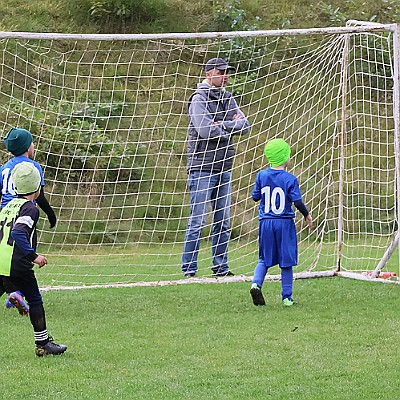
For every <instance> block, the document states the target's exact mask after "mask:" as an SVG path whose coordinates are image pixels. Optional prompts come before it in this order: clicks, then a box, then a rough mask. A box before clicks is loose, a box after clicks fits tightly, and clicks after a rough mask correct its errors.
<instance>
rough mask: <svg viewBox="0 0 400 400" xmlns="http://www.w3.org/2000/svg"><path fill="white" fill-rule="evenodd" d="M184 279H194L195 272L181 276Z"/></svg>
mask: <svg viewBox="0 0 400 400" xmlns="http://www.w3.org/2000/svg"><path fill="white" fill-rule="evenodd" d="M183 276H184V277H185V278H194V277H195V276H196V272H185V273H184V274H183Z"/></svg>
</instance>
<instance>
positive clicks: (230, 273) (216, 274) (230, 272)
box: [213, 271, 235, 278]
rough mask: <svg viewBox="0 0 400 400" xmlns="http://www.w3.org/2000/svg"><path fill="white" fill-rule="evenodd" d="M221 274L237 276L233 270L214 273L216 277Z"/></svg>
mask: <svg viewBox="0 0 400 400" xmlns="http://www.w3.org/2000/svg"><path fill="white" fill-rule="evenodd" d="M221 276H235V274H234V273H233V272H232V271H223V272H216V273H215V274H213V277H214V278H219V277H221Z"/></svg>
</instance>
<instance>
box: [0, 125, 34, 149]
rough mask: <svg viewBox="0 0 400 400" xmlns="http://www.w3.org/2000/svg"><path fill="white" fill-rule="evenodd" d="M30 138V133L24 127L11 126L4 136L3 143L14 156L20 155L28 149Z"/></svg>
mask: <svg viewBox="0 0 400 400" xmlns="http://www.w3.org/2000/svg"><path fill="white" fill-rule="evenodd" d="M32 140H33V138H32V133H30V132H29V131H27V130H26V129H21V128H11V130H10V132H8V133H7V136H6V137H5V138H4V143H5V145H6V149H7V150H8V151H9V152H11V153H12V154H14V156H20V155H21V154H24V153H25V152H26V151H27V150H28V149H29V146H30V145H31V143H32Z"/></svg>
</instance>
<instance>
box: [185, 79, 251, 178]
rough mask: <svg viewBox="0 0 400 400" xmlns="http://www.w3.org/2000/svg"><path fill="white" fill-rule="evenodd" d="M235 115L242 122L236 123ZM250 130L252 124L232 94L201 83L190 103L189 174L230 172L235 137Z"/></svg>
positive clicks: (237, 120) (237, 121)
mask: <svg viewBox="0 0 400 400" xmlns="http://www.w3.org/2000/svg"><path fill="white" fill-rule="evenodd" d="M235 114H237V115H240V116H241V117H242V118H238V119H233V116H234V115H235ZM249 130H250V123H249V121H248V120H247V118H246V117H245V116H244V114H243V113H242V111H240V109H239V107H238V105H237V103H236V101H235V99H234V98H233V96H232V94H231V93H230V92H228V91H226V90H224V89H220V88H214V87H211V86H210V85H208V83H205V82H203V83H199V84H198V85H197V90H196V92H195V93H194V94H193V95H192V96H191V97H190V99H189V129H188V147H187V171H188V172H192V171H207V172H225V171H230V170H231V169H232V165H233V158H234V156H235V148H234V144H233V135H243V134H245V133H247V132H248V131H249Z"/></svg>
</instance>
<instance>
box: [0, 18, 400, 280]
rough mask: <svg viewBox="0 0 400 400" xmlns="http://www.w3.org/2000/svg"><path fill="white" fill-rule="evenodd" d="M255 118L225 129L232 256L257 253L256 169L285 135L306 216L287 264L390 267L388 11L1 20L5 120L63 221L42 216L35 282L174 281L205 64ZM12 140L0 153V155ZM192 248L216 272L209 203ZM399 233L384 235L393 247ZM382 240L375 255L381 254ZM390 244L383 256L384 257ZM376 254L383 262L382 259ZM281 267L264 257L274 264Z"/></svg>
mask: <svg viewBox="0 0 400 400" xmlns="http://www.w3.org/2000/svg"><path fill="white" fill-rule="evenodd" d="M218 56H220V57H224V58H226V59H227V60H229V62H230V63H231V64H233V65H235V66H236V67H237V73H236V74H235V75H232V76H231V78H230V82H229V85H228V90H229V91H231V92H233V94H234V96H235V98H236V100H237V102H238V104H239V106H240V108H241V109H242V110H243V112H244V113H245V114H246V116H247V118H248V119H249V121H250V123H251V130H250V133H249V134H247V135H244V136H241V137H237V138H236V139H235V141H236V143H235V148H236V157H235V161H234V167H233V171H232V174H233V180H232V207H231V240H230V244H229V267H230V269H231V270H232V271H233V272H234V273H235V275H236V276H239V277H240V276H244V277H247V276H251V275H252V274H253V270H254V267H255V265H256V263H257V259H258V242H257V235H258V220H257V217H258V204H256V203H254V201H253V200H252V199H251V191H252V189H253V185H254V181H255V176H256V173H257V172H258V171H259V170H260V169H262V168H266V167H267V163H266V160H265V157H264V155H263V147H264V145H265V143H266V141H267V140H268V139H271V138H275V137H282V138H284V139H285V140H287V141H288V142H289V143H290V145H291V148H292V164H291V169H290V171H291V172H292V173H294V174H295V175H296V176H297V177H298V180H299V183H300V186H301V190H302V194H303V200H304V202H305V204H306V205H307V207H308V208H309V210H310V211H311V214H312V216H313V219H314V223H315V228H314V230H313V231H312V233H311V234H309V233H308V230H307V229H306V225H305V224H304V223H303V221H302V219H301V215H300V213H298V212H297V218H296V224H297V230H298V238H299V265H298V266H297V267H296V268H295V272H297V273H324V272H326V271H328V273H332V272H333V271H336V270H337V269H338V268H340V271H342V272H344V273H345V272H357V273H362V272H364V273H367V272H370V271H373V270H374V269H375V268H376V267H377V266H378V265H379V263H380V262H381V267H383V268H384V270H385V271H394V272H396V273H397V274H398V272H399V261H398V254H397V252H393V254H391V257H389V256H388V254H387V249H388V248H390V247H391V246H392V248H393V247H395V245H396V244H397V242H396V240H397V239H396V237H397V229H398V227H397V225H398V193H399V191H398V175H399V159H398V158H399V155H398V135H399V132H398V124H399V111H398V108H399V102H398V96H399V87H398V65H397V63H398V50H397V31H396V26H394V25H386V26H385V25H368V26H348V27H343V28H329V29H310V30H286V31H283V30H282V31H262V32H236V33H235V32H230V33H204V34H193V35H190V34H180V35H179V34H166V35H161V34H160V35H98V36H96V35H57V34H22V33H5V32H3V33H0V64H1V65H0V113H1V119H0V131H1V132H2V135H3V136H2V137H4V136H5V134H6V133H7V131H8V130H9V129H10V128H11V127H14V126H17V127H21V128H25V129H28V130H30V131H31V132H32V133H33V135H34V141H35V147H36V160H37V161H39V162H40V163H41V165H42V167H43V169H44V173H45V180H46V186H45V192H46V195H47V198H48V199H49V202H50V204H51V205H52V206H53V208H54V210H55V212H56V214H57V216H58V222H57V225H56V228H55V229H52V230H51V229H49V227H48V222H47V221H46V219H45V215H44V214H42V215H41V219H40V221H39V226H38V228H39V229H38V230H39V232H38V234H39V236H38V237H39V251H40V252H41V253H43V254H46V255H47V256H48V259H49V265H48V266H47V267H46V268H43V269H41V270H40V271H38V275H37V276H38V279H39V281H40V283H41V285H42V286H50V285H52V286H60V285H63V286H83V285H92V286H93V285H110V284H136V283H139V282H144V283H146V282H157V281H171V280H178V279H182V272H181V256H182V248H183V239H184V235H185V231H186V226H187V222H188V215H189V203H190V201H189V193H188V189H187V173H186V169H185V165H186V154H185V153H186V138H187V125H188V119H187V104H188V99H189V97H190V95H191V94H192V93H193V92H194V90H195V87H196V84H197V83H198V82H200V81H201V80H202V79H203V77H204V64H205V62H206V61H207V60H208V59H209V58H212V57H218ZM8 158H10V154H9V153H7V152H6V151H4V150H3V151H1V161H2V162H5V161H6V160H7V159H8ZM209 214H210V215H209V216H208V219H207V223H206V226H205V227H204V230H203V234H202V242H201V250H200V253H199V260H198V263H199V271H198V276H199V277H200V278H201V277H203V278H207V277H211V274H212V271H211V266H212V259H211V243H210V238H211V223H212V217H211V211H210V213H209ZM393 243H394V245H393ZM385 253H386V256H385ZM384 256H385V257H386V259H387V263H386V262H383V263H382V261H381V260H382V258H383V257H384ZM386 259H385V260H384V261H386ZM274 271H275V273H279V269H278V268H277V267H275V268H274V269H273V270H272V271H271V273H272V274H274Z"/></svg>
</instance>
